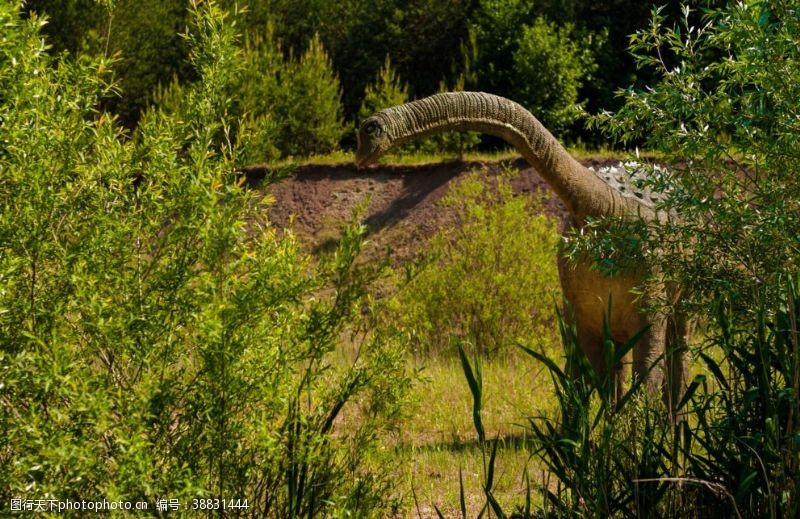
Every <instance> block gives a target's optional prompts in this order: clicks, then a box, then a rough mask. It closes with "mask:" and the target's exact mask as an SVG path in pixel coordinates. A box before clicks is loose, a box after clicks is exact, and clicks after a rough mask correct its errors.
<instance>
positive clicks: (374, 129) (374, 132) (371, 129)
mask: <svg viewBox="0 0 800 519" xmlns="http://www.w3.org/2000/svg"><path fill="white" fill-rule="evenodd" d="M364 132H365V133H366V134H367V135H369V136H371V137H380V135H381V133H383V130H382V129H381V125H380V124H378V123H377V122H375V121H370V122H368V123H367V124H366V125H364Z"/></svg>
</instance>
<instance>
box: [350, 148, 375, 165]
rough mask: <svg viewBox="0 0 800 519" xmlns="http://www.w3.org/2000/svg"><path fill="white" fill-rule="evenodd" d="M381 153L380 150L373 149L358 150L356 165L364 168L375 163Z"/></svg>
mask: <svg viewBox="0 0 800 519" xmlns="http://www.w3.org/2000/svg"><path fill="white" fill-rule="evenodd" d="M379 154H380V150H373V151H371V152H370V151H362V150H360V149H359V150H357V151H356V166H357V167H358V168H359V169H360V168H364V167H367V166H369V165H370V164H373V163H375V161H376V160H377V159H378V155H379Z"/></svg>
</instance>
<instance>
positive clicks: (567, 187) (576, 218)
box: [356, 92, 690, 409]
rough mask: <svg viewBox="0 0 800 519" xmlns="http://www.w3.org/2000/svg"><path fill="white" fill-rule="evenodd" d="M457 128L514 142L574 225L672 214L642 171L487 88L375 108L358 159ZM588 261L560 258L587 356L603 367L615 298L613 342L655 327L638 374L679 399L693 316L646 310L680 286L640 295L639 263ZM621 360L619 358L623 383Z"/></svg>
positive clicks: (638, 360) (644, 341)
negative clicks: (606, 157) (603, 157)
mask: <svg viewBox="0 0 800 519" xmlns="http://www.w3.org/2000/svg"><path fill="white" fill-rule="evenodd" d="M450 130H461V131H478V132H482V133H488V134H491V135H495V136H498V137H501V138H502V139H504V140H505V141H507V142H508V143H510V144H512V145H513V146H514V147H515V148H516V149H517V150H518V151H519V152H521V153H522V155H523V156H524V157H525V159H526V160H527V161H528V162H529V163H530V164H531V165H532V166H533V167H534V168H535V169H536V170H537V171H538V172H539V174H540V175H541V176H542V177H543V178H544V179H545V181H547V183H548V184H549V185H550V186H551V187H552V189H553V190H554V191H555V192H556V194H557V195H558V196H559V198H561V200H562V201H563V202H564V205H565V206H566V207H567V209H568V210H569V212H570V214H571V225H573V226H575V227H578V228H581V227H582V226H583V225H585V223H586V219H587V218H606V217H622V218H636V217H641V218H644V219H659V220H663V219H665V218H667V215H666V214H665V213H664V212H663V211H659V210H657V208H656V203H657V202H658V201H659V200H660V198H661V196H662V195H661V194H660V193H653V192H650V191H648V190H646V189H645V188H643V187H642V186H641V182H640V181H641V175H642V174H644V173H643V172H638V173H634V174H628V173H627V172H626V170H625V169H624V168H619V169H615V170H608V169H603V170H600V171H594V170H591V169H589V168H586V167H584V166H583V165H581V164H580V163H579V162H578V161H576V160H575V159H574V158H573V157H572V156H571V155H570V154H569V153H567V151H566V150H565V149H564V148H563V146H561V144H560V143H559V142H558V141H557V140H556V139H555V138H554V137H553V136H552V135H551V134H550V132H549V131H547V129H546V128H545V127H544V126H543V125H542V124H541V123H540V122H539V121H538V120H537V119H536V117H534V116H533V115H532V114H531V113H530V112H529V111H527V110H526V109H525V108H523V107H522V106H520V105H519V104H517V103H515V102H513V101H511V100H509V99H505V98H503V97H499V96H495V95H492V94H486V93H482V92H449V93H443V94H437V95H434V96H431V97H427V98H424V99H420V100H418V101H413V102H410V103H406V104H403V105H400V106H395V107H392V108H387V109H385V110H382V111H380V112H377V113H376V114H374V115H372V116H370V117H368V118H367V119H365V120H364V121H363V123H362V124H361V127H360V129H359V131H358V150H357V152H356V163H357V164H358V166H359V167H363V166H366V165H368V164H370V163H372V162H375V161H376V160H377V159H378V158H379V157H380V156H381V155H382V154H383V153H385V152H386V151H388V150H389V149H391V148H392V147H394V146H397V145H399V144H402V143H404V142H407V141H410V140H412V139H417V138H420V137H424V136H426V135H430V134H433V133H438V132H442V131H450ZM590 267H591V263H590V262H589V261H588V260H583V261H582V260H578V261H576V262H574V264H573V263H572V262H569V263H568V262H567V261H566V260H565V259H563V258H559V261H558V269H559V277H560V280H561V286H562V289H563V292H564V296H565V297H566V299H567V300H568V301H569V302H570V304H571V306H572V310H573V316H574V324H575V328H576V331H577V338H578V342H579V344H580V346H581V348H582V349H583V350H584V351H585V352H586V355H587V357H588V359H589V362H590V363H591V364H592V366H593V367H594V369H596V370H598V371H599V372H600V373H601V374H603V373H604V371H605V366H604V361H603V351H602V348H603V316H604V313H605V312H606V311H607V309H608V303H609V297H610V298H611V302H612V306H611V315H610V316H609V321H610V322H609V324H610V329H611V331H612V334H613V340H614V341H615V342H620V343H621V342H623V341H626V340H628V339H629V338H631V337H632V336H633V335H634V334H636V333H638V332H639V331H641V330H642V329H643V328H645V327H648V328H647V331H646V332H645V334H644V336H643V337H642V338H641V340H640V341H639V342H638V343H637V345H636V346H635V347H634V349H633V362H632V369H633V375H634V376H635V377H639V378H641V377H644V382H645V383H646V384H647V386H648V388H649V390H650V391H651V392H657V391H661V390H663V395H664V400H665V403H666V404H667V405H668V406H669V408H670V409H672V408H674V406H675V403H676V402H677V400H676V399H677V398H678V396H679V394H680V392H681V391H682V388H683V387H684V384H685V359H684V354H683V349H682V348H680V346H682V344H683V343H684V342H685V340H687V336H688V334H689V332H690V324H689V321H688V320H687V319H686V318H684V317H683V316H680V315H669V316H667V315H664V314H661V313H655V314H653V313H647V312H645V311H644V308H645V307H646V306H647V305H648V302H652V301H653V300H654V298H658V299H663V298H665V297H666V298H668V299H669V300H672V301H677V299H678V298H679V296H680V294H679V291H678V290H676V289H674V288H671V287H666V286H660V287H658V288H656V289H653V292H652V293H649V294H644V295H643V296H642V297H641V298H637V297H635V296H634V294H633V293H632V290H633V289H634V288H637V286H638V285H639V284H640V282H641V275H642V271H641V270H640V271H638V272H634V273H630V274H624V275H619V276H615V277H608V276H605V275H604V274H601V273H599V272H597V271H596V270H593V269H591V268H590ZM624 369H625V368H624V366H617V367H615V371H616V372H615V374H614V376H615V378H616V381H617V388H618V390H620V389H619V388H621V381H622V379H623V377H624V374H623V370H624Z"/></svg>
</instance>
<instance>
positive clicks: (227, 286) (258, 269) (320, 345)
mask: <svg viewBox="0 0 800 519" xmlns="http://www.w3.org/2000/svg"><path fill="white" fill-rule="evenodd" d="M202 5H203V7H197V5H196V4H193V7H192V10H191V17H192V26H191V27H192V33H191V34H190V35H189V36H188V44H189V45H190V49H191V52H190V58H191V64H192V65H193V66H194V67H195V69H196V71H197V74H198V77H199V78H200V79H199V81H197V82H196V83H193V84H192V85H188V86H186V87H184V91H183V92H182V93H181V96H180V100H179V101H176V102H175V103H174V104H175V106H177V107H178V108H177V112H174V113H173V112H166V111H161V110H152V111H150V112H148V113H147V114H146V115H145V117H144V118H143V120H142V122H141V124H140V126H139V128H138V130H137V132H136V133H135V134H132V135H128V134H126V133H125V132H124V131H123V130H122V129H121V128H120V127H119V126H118V125H117V123H116V121H115V119H114V118H113V117H111V116H110V115H109V114H107V113H104V112H101V111H99V110H98V109H97V106H98V104H99V102H100V100H101V99H102V98H103V96H105V95H107V93H108V92H109V89H110V85H109V84H108V83H107V82H106V78H107V77H108V73H109V72H108V70H109V68H108V67H109V62H108V61H106V60H104V59H102V58H99V59H92V58H87V57H85V56H80V57H78V58H77V59H74V60H63V59H53V58H51V57H49V56H48V54H47V53H46V52H45V49H46V47H45V45H44V43H43V41H42V39H41V36H40V33H39V30H40V28H41V26H42V24H43V22H42V21H41V20H39V19H38V18H36V17H31V18H23V17H22V16H20V6H18V5H17V6H14V5H12V4H11V3H9V2H2V3H0V24H2V26H3V27H4V35H3V38H2V40H1V41H0V92H2V94H0V170H2V171H3V175H2V178H0V280H2V281H0V286H2V289H0V371H1V372H2V373H3V377H2V382H0V407H1V408H2V412H1V413H0V431H2V438H3V440H2V444H0V500H2V502H3V505H2V506H3V507H4V508H3V511H4V512H6V511H8V509H7V508H6V507H8V506H9V500H10V499H11V498H25V499H60V500H67V499H69V500H81V499H86V500H96V499H98V498H105V499H107V500H109V501H113V500H127V501H134V500H144V501H148V502H149V505H150V507H153V506H154V503H155V501H156V500H158V499H165V498H175V499H180V500H182V501H183V502H184V503H185V504H187V505H188V506H191V504H192V501H191V500H192V499H193V498H206V497H211V496H213V497H220V498H222V497H225V498H238V499H247V500H248V505H249V509H248V510H239V512H240V513H241V514H243V515H245V514H246V515H252V516H268V517H297V516H318V515H326V514H329V515H334V514H336V513H341V514H342V515H344V514H346V513H352V514H353V515H357V516H370V515H376V514H378V512H377V510H385V509H387V508H388V507H390V506H391V503H390V502H389V497H388V493H387V492H386V491H385V482H384V480H383V479H382V476H381V474H382V473H383V472H385V471H375V472H372V471H370V470H369V469H368V468H367V466H366V464H365V463H364V457H365V456H367V455H368V453H369V451H370V449H371V446H372V445H373V444H374V442H373V440H374V438H375V435H376V434H378V433H379V432H380V431H381V430H383V429H384V428H385V427H386V426H387V425H388V422H387V419H388V418H389V417H391V416H393V415H394V414H396V413H397V412H399V404H400V402H401V400H402V395H403V390H404V388H405V387H406V385H407V380H406V377H405V375H404V374H403V373H404V371H403V370H404V360H403V356H402V355H403V354H402V352H401V351H400V350H399V348H398V347H397V346H396V341H394V340H393V338H392V337H390V336H386V335H379V334H372V333H366V332H365V333H362V334H361V335H359V337H360V338H359V337H357V338H356V339H355V340H354V346H353V347H354V348H358V350H359V352H360V353H359V355H357V356H356V357H355V359H356V360H354V361H352V362H350V363H348V364H347V365H345V366H339V367H338V368H337V369H331V362H332V361H331V357H332V353H333V350H334V348H336V347H337V345H338V344H339V341H340V337H341V336H342V333H343V331H344V329H345V326H346V325H348V323H355V322H356V318H357V316H358V315H360V308H361V305H362V301H363V299H364V297H365V292H364V286H365V283H367V282H369V280H370V279H372V278H373V277H374V276H375V275H377V274H378V270H376V269H374V268H372V267H366V266H365V267H358V268H356V267H354V260H355V257H356V256H357V255H358V253H359V250H360V244H361V237H362V234H363V229H362V228H361V227H360V226H357V225H352V226H350V227H348V229H347V230H346V232H345V236H344V238H343V240H342V242H341V244H340V246H339V248H338V249H337V251H336V254H335V255H333V256H331V257H330V258H328V259H327V260H325V261H324V262H323V263H322V264H321V265H319V266H318V267H315V266H314V265H312V264H310V262H309V260H308V259H307V258H305V257H304V256H303V255H301V254H300V253H299V251H298V248H297V244H296V242H295V241H294V240H293V238H292V237H291V235H286V236H284V237H280V236H279V234H278V233H277V232H276V231H275V229H273V228H272V226H271V225H270V224H269V222H268V221H265V220H264V218H263V214H264V211H263V209H264V203H266V202H268V199H261V198H259V197H257V196H255V194H254V193H252V192H249V191H247V190H246V189H245V188H244V187H243V182H242V179H241V178H239V177H238V175H236V174H233V171H234V168H235V164H236V163H237V161H238V157H237V149H236V147H235V146H234V145H232V144H231V141H230V140H229V139H228V136H229V135H230V126H231V122H230V121H229V110H230V106H229V102H230V97H229V95H228V93H229V88H230V83H231V81H232V80H233V78H235V77H236V76H237V73H238V72H239V70H238V69H237V64H238V60H237V59H236V48H235V46H234V42H235V34H234V33H233V31H232V28H231V26H230V25H229V24H227V23H226V22H225V17H224V14H223V13H222V12H221V11H220V10H219V9H218V8H217V7H216V6H215V4H214V3H213V2H204V3H203V4H202ZM331 287H332V288H333V290H330V288H331ZM326 294H331V295H326ZM333 294H335V296H334V295H333ZM367 324H368V323H365V326H366V325H367ZM366 330H367V331H368V328H366ZM347 406H351V407H355V406H358V409H353V412H354V414H358V415H359V421H358V422H356V423H354V424H348V423H346V422H342V412H343V409H346V408H347ZM343 425H347V427H344V426H343Z"/></svg>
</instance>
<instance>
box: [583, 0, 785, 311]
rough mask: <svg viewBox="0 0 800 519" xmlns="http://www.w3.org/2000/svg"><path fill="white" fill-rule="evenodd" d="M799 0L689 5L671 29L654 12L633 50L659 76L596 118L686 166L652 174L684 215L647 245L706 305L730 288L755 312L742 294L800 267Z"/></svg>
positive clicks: (617, 135) (615, 133)
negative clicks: (700, 14) (697, 11)
mask: <svg viewBox="0 0 800 519" xmlns="http://www.w3.org/2000/svg"><path fill="white" fill-rule="evenodd" d="M794 7H795V6H794V3H793V2H789V1H775V2H756V3H752V2H744V3H740V4H736V5H731V6H729V7H726V8H725V9H721V10H709V11H707V12H706V13H705V15H704V18H703V20H702V21H701V23H700V24H699V25H698V24H696V21H697V20H696V18H697V17H696V16H694V15H693V13H692V12H691V11H690V10H689V9H688V8H687V9H686V10H684V13H683V15H682V17H681V20H680V21H679V22H678V23H677V24H676V25H675V27H673V28H667V27H666V22H665V20H664V16H663V14H661V13H660V12H658V11H656V12H654V13H653V15H654V17H653V22H652V25H651V26H650V28H649V29H647V30H645V31H641V32H639V33H637V35H636V36H635V37H634V38H633V47H632V48H633V51H634V52H635V53H636V56H637V58H638V60H639V62H640V64H641V66H643V67H649V68H653V69H654V70H655V71H656V73H657V74H658V75H659V78H660V82H659V83H657V84H653V85H651V87H650V88H649V89H648V90H647V91H644V92H639V91H633V90H631V91H629V92H627V93H626V94H625V106H624V107H623V108H622V109H621V110H620V111H619V112H618V113H617V114H614V115H612V114H607V113H606V114H603V115H601V116H599V117H598V118H596V119H595V120H594V124H596V125H598V126H600V127H602V128H605V129H607V130H608V131H609V132H610V133H611V134H612V135H613V136H614V137H615V138H617V139H619V140H620V141H622V142H630V141H631V140H639V139H641V140H644V142H646V143H647V145H648V146H650V147H652V148H654V149H657V150H659V151H660V152H661V153H662V154H663V156H664V159H665V161H667V162H672V163H677V164H681V165H682V166H681V167H680V168H677V169H676V170H675V171H674V174H672V175H665V174H656V175H653V177H654V179H653V186H652V187H653V188H654V189H658V190H665V189H669V190H671V196H670V197H669V198H668V199H667V201H666V203H665V209H668V210H674V211H676V212H677V213H678V214H680V215H682V218H681V219H680V220H675V221H673V222H671V223H670V224H668V225H661V226H654V228H653V229H652V230H651V232H650V233H649V236H650V239H649V241H648V242H646V243H645V244H644V247H643V250H645V251H648V254H650V255H651V256H658V258H659V259H658V261H659V263H660V264H661V265H663V266H664V267H665V269H664V270H665V273H664V275H665V276H666V278H667V279H673V280H675V281H677V282H679V283H681V284H684V285H686V286H691V287H693V290H692V293H691V295H692V296H693V302H695V303H697V305H696V306H697V307H698V308H701V309H702V308H709V306H708V305H707V304H706V302H707V301H708V300H710V299H712V298H713V297H715V294H716V293H729V294H731V296H733V297H734V298H738V300H739V301H741V302H742V305H743V307H742V309H743V310H746V307H747V306H748V303H747V302H746V301H745V300H744V298H746V297H750V295H751V294H753V293H758V292H759V291H760V290H762V289H763V290H772V289H774V288H776V287H778V286H779V284H778V283H776V282H775V281H776V278H777V277H779V276H781V275H782V273H785V272H793V271H796V270H798V267H800V265H798V260H799V259H800V254H798V252H800V250H798V247H797V236H800V217H798V215H800V211H798V210H797V202H796V201H797V200H800V183H798V182H797V178H798V164H800V161H799V160H798V159H800V145H799V144H798V143H800V141H798V139H797V138H796V137H797V135H798V133H800V125H799V124H798V121H800V106H799V105H798V103H797V99H798V98H800V81H798V78H800V65H799V64H800V49H798V47H797V46H796V45H794V44H793V43H791V42H795V41H798V39H800V21H798V18H797V16H796V12H795V10H794ZM687 244H691V249H688V247H687ZM687 249H688V250H687ZM751 309H752V308H751Z"/></svg>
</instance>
